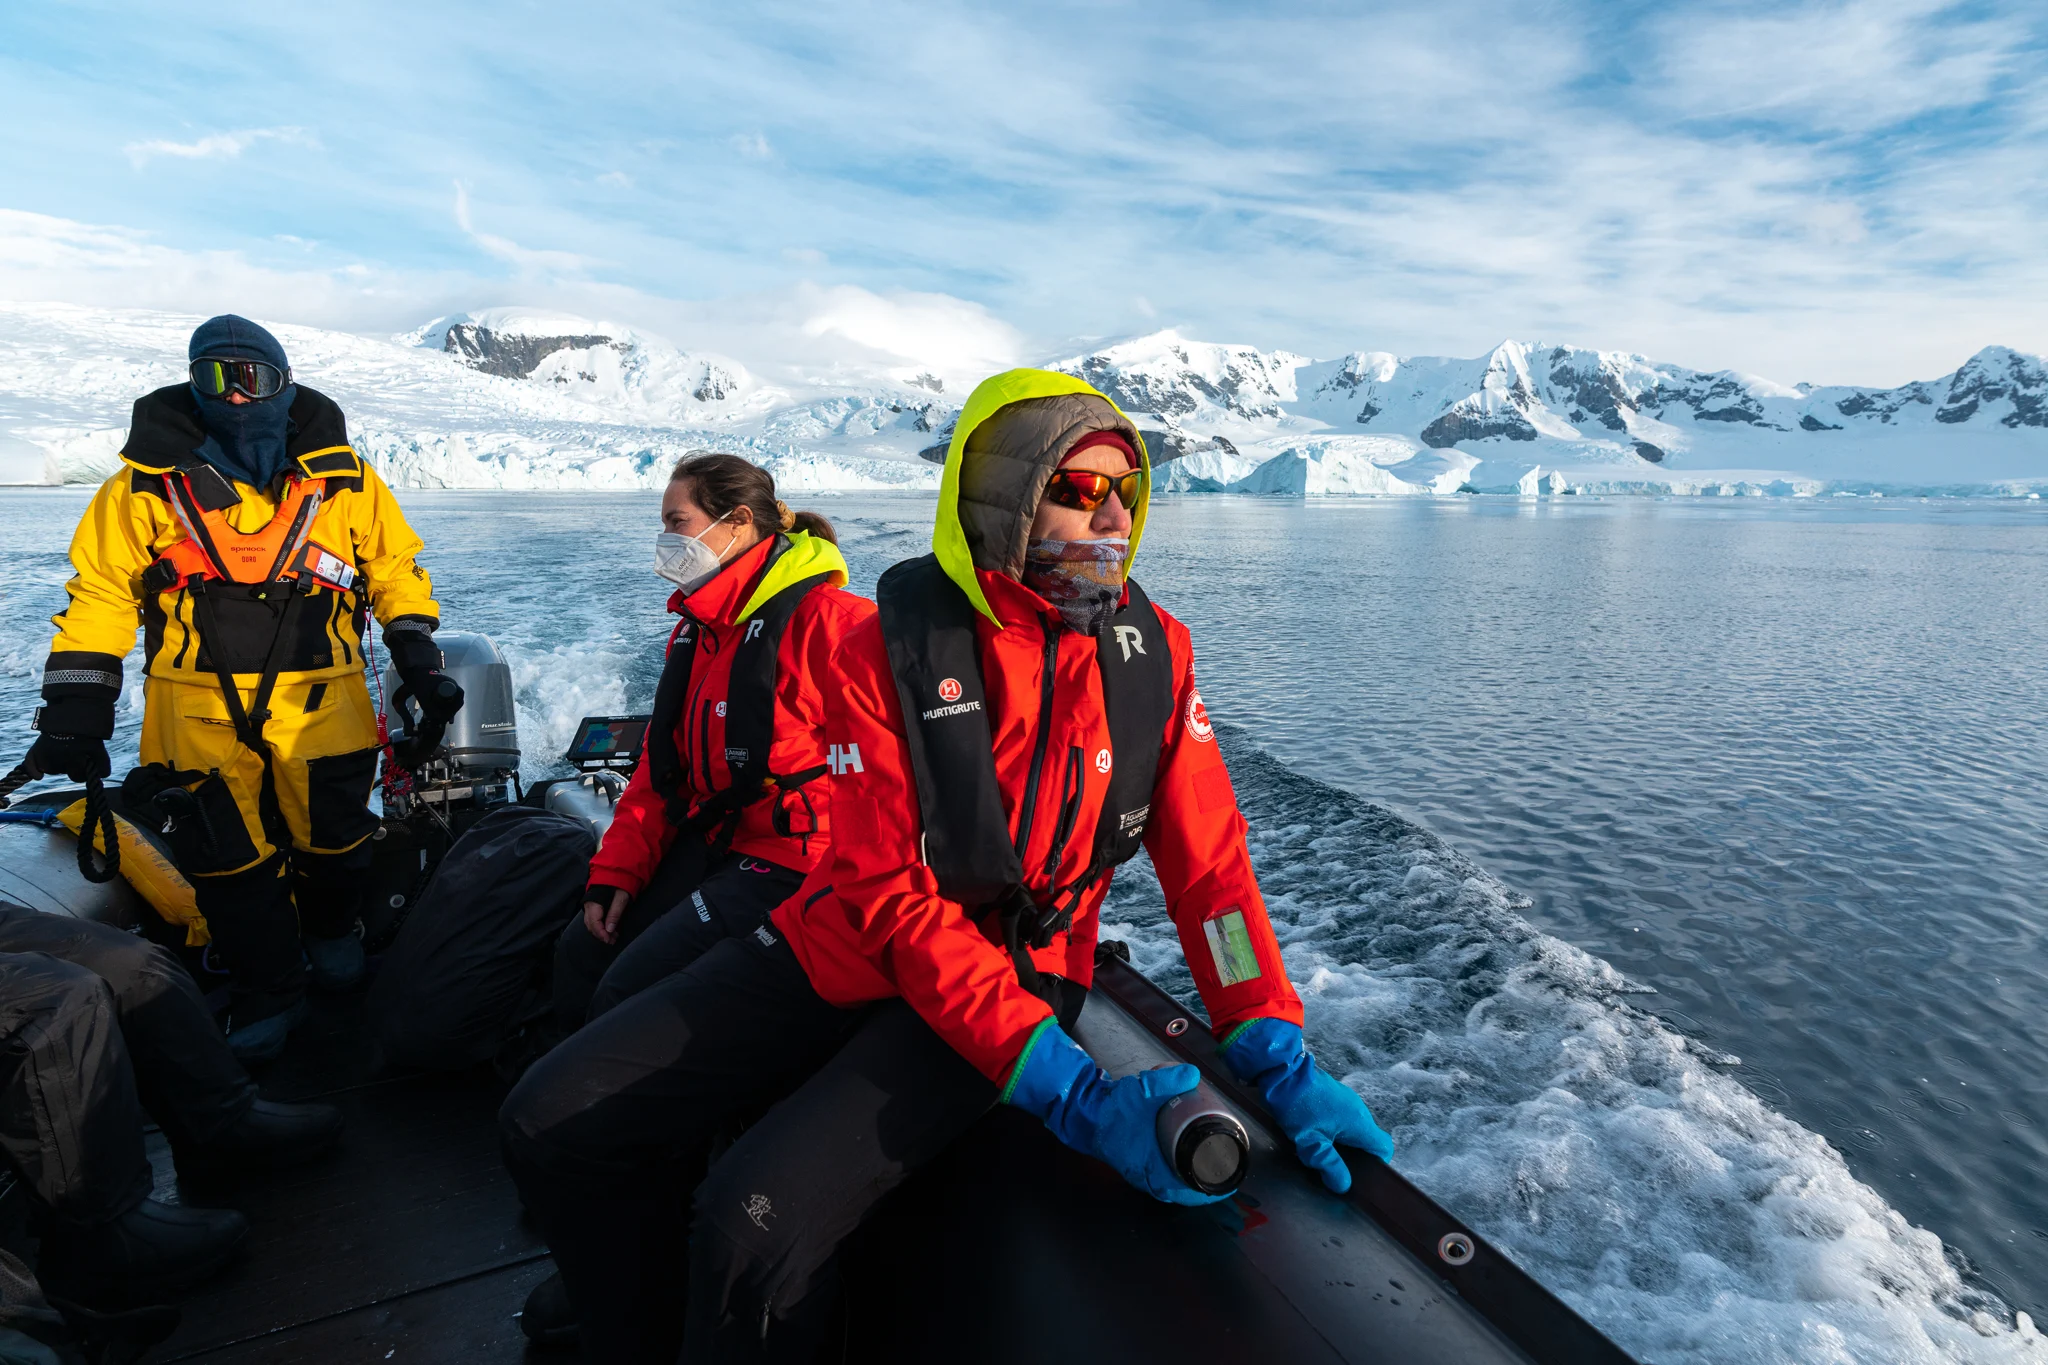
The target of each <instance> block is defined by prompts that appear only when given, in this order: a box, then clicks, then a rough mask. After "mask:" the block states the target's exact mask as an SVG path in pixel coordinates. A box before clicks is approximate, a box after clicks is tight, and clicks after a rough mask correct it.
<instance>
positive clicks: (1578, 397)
mask: <svg viewBox="0 0 2048 1365" xmlns="http://www.w3.org/2000/svg"><path fill="white" fill-rule="evenodd" d="M1056 368H1059V369H1062V370H1065V371H1067V372H1069V373H1071V374H1076V375H1080V376H1082V377H1084V378H1086V379H1088V380H1089V381H1090V382H1091V383H1094V384H1095V385H1096V386H1097V387H1098V388H1101V389H1102V390H1103V391H1104V392H1106V393H1108V394H1109V395H1110V396H1111V397H1113V398H1115V399H1116V400H1117V401H1118V403H1119V404H1121V405H1122V406H1123V407H1124V408H1125V410H1126V411H1129V412H1131V413H1132V414H1133V415H1134V416H1136V417H1137V418H1138V419H1139V424H1140V426H1141V427H1145V426H1152V425H1155V424H1156V425H1157V426H1158V427H1159V428H1161V429H1162V431H1163V432H1164V433H1166V434H1167V436H1168V437H1169V439H1170V440H1172V441H1174V442H1176V443H1179V444H1183V445H1187V446H1189V447H1195V446H1199V445H1203V444H1204V443H1206V448H1203V449H1193V448H1191V449H1190V450H1189V453H1188V454H1186V455H1185V456H1184V457H1183V458H1182V459H1180V460H1179V461H1177V462H1176V463H1175V464H1174V465H1173V466H1172V467H1171V468H1170V469H1169V471H1168V474H1167V482H1168V486H1169V487H1175V488H1182V489H1186V490H1189V491H1206V490H1216V489H1225V488H1227V489H1231V490H1233V491H1242V492H1258V493H1297V494H1299V493H1420V494H1427V493H1437V494H1441V493H1447V492H1449V493H1455V492H1458V491H1460V490H1461V489H1470V490H1474V491H1481V492H1517V491H1519V492H1523V493H1535V492H1545V493H1548V492H1565V491H1577V492H1601V493H1623V492H1660V493H1661V492H1676V493H1704V492H1780V493H1819V492H1831V491H1841V492H1936V493H2028V492H2032V491H2036V490H2038V489H2042V488H2048V364H2044V363H2043V361H2042V359H2041V358H2040V357H2039V356H2031V355H2025V354H2022V353H2020V352H2017V351H2012V350H2009V349H2007V348H2005V347H2002V346H1993V347H1987V348H1986V349H1984V350H1982V351H1980V352H1978V353H1977V354H1976V355H1975V356H1973V357H1972V358H1971V359H1970V360H1969V362H1968V363H1967V364H1965V365H1963V366H1962V367H1961V368H1960V369H1958V370H1957V371H1955V373H1953V374H1950V375H1944V376H1943V377H1941V378H1940V379H1935V380H1930V381H1926V382H1921V383H1914V384H1907V385H1904V386H1902V387H1900V388H1896V389H1866V388H1845V387H1832V388H1816V387H1814V386H1812V385H1805V384H1802V385H1797V386H1788V385H1784V384H1778V383H1774V382H1772V381H1770V380H1767V379H1762V378H1759V377H1757V376H1755V375H1747V374H1740V373H1737V372H1734V371H1720V372H1717V373H1706V372H1702V371H1699V370H1689V369H1685V368H1683V367H1680V366H1676V365H1668V364H1662V363H1659V362H1656V361H1651V360H1648V359H1645V358H1644V357H1642V356H1639V355H1631V354H1627V353H1624V352H1617V351H1589V350H1585V349H1583V348H1580V347H1576V346H1539V345H1531V344H1526V343H1523V342H1517V341H1504V342H1502V343H1501V344H1500V345H1499V346H1497V347H1495V348H1494V349H1493V351H1492V352H1490V353H1489V354H1487V355H1485V356H1481V357H1479V358H1477V359H1472V360H1463V359H1450V358H1445V357H1438V356H1418V357H1400V356H1394V355H1390V354H1388V353H1386V352H1383V351H1356V352H1353V353H1351V354H1349V355H1346V356H1343V357H1341V358H1339V359H1337V360H1327V361H1316V360H1310V359H1307V358H1306V357H1303V356H1298V355H1292V354H1289V353H1287V352H1273V351H1258V350H1255V349H1252V348H1250V347H1243V346H1219V345H1215V344H1212V343H1205V342H1197V341H1190V340H1188V339H1186V338H1183V337H1181V336H1179V335H1178V334H1176V333H1173V332H1160V333H1157V334H1155V335H1152V336H1148V337H1143V338H1140V339H1138V340H1135V341H1130V342H1126V343H1123V344H1122V345H1118V346H1113V347H1110V348H1109V349H1107V350H1102V351H1097V352H1094V353H1091V354H1089V355H1083V356H1075V357H1071V358H1069V359H1066V360H1063V361H1060V362H1057V365H1056ZM1147 419H1150V420H1149V421H1148V420H1147Z"/></svg>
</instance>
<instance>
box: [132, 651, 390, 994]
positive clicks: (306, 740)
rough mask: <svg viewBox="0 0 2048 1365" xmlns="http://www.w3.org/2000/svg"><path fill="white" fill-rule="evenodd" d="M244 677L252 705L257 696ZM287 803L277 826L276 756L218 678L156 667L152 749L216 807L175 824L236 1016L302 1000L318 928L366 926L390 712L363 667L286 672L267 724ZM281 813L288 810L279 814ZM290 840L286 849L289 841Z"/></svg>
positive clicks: (149, 687)
mask: <svg viewBox="0 0 2048 1365" xmlns="http://www.w3.org/2000/svg"><path fill="white" fill-rule="evenodd" d="M254 699H255V698H254V689H252V688H244V689H242V704H243V706H244V707H247V706H249V705H250V704H251V703H252V702H253V701H254ZM262 742H263V748H264V751H265V753H266V754H267V755H268V756H269V760H270V773H271V787H272V791H273V792H274V794H275V798H276V802H277V806H276V813H277V814H276V817H274V818H273V820H272V824H274V825H279V826H282V828H279V829H266V828H265V821H264V817H263V766H264V755H262V754H258V753H255V752H253V751H252V750H250V749H248V748H247V747H245V746H244V745H243V744H242V742H241V740H240V738H239V737H238V736H237V735H236V734H235V726H234V722H233V721H232V720H230V719H229V717H228V708H227V703H226V701H225V700H224V699H223V698H222V696H221V692H220V688H219V687H218V686H208V685H206V684H204V683H184V682H173V681H170V680H169V679H164V678H150V679H149V680H148V681H147V682H145V683H144V685H143V718H142V761H143V763H144V764H145V765H148V764H152V763H162V764H166V765H168V766H169V767H171V768H174V769H178V770H181V772H182V773H183V774H185V777H184V784H185V785H187V786H188V788H189V789H190V790H191V791H192V792H193V794H194V795H195V796H196V797H197V798H198V806H199V810H200V811H201V812H202V814H203V815H204V817H205V818H204V819H203V821H201V823H202V824H203V826H204V829H205V834H206V837H205V838H204V840H203V841H202V842H203V847H200V848H197V849H195V848H194V847H193V837H192V836H193V833H194V831H192V830H191V829H189V828H188V829H186V830H185V831H184V832H183V835H184V837H183V838H182V840H181V839H180V838H178V837H177V836H173V839H172V842H173V844H174V845H182V846H181V847H180V850H179V853H178V865H179V870H180V871H182V872H183V873H184V874H185V876H186V879H187V880H188V881H190V882H191V883H192V895H193V900H194V901H195V903H196V905H197V908H198V911H199V913H200V914H201V915H202V916H203V917H204V918H205V920H206V928H207V932H208V933H209V934H211V935H212V940H213V946H214V948H215V949H216V950H218V951H219V953H220V955H221V957H222V959H223V962H224V965H225V966H226V968H227V970H228V985H229V1002H230V1003H229V1011H230V1016H231V1020H232V1026H233V1027H237V1028H239V1027H241V1026H243V1025H244V1024H249V1023H253V1022H255V1021H257V1020H259V1019H262V1018H265V1017H266V1016H269V1015H272V1014H277V1013H280V1012H282V1011H284V1010H286V1009H289V1008H291V1007H292V1006H293V1005H294V1004H295V1003H296V1002H297V1001H298V1000H299V998H300V997H301V996H302V995H304V993H305V989H306V960H305V955H304V952H303V949H302V945H301V934H302V932H303V935H304V937H306V938H318V939H335V938H340V937H342V936H343V935H346V934H349V933H352V932H354V929H355V923H356V919H357V916H358V914H359V913H360V909H361V903H362V896H363V895H364V893H365V892H366V890H367V889H368V885H369V875H368V874H369V870H370V843H369V837H370V835H371V834H373V833H374V832H375V831H376V829H377V817H376V816H375V815H374V814H372V813H371V811H370V809H369V799H370V787H371V784H372V783H373V782H374V781H375V779H376V772H377V716H376V712H375V711H374V710H373V709H372V707H371V705H370V696H369V691H368V689H367V688H366V687H365V686H364V683H363V678H362V675H361V674H359V673H356V674H348V675H346V676H343V677H339V678H335V677H329V678H326V679H322V680H320V681H316V682H307V681H294V680H290V679H280V680H279V682H278V683H277V685H276V687H275V688H274V689H273V690H272V692H271V696H270V719H269V720H268V721H267V722H266V723H265V725H264V727H263V741H262ZM278 817H281V818H278ZM281 843H282V844H284V845H287V847H280V844H281Z"/></svg>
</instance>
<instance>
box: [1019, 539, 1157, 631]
mask: <svg viewBox="0 0 2048 1365" xmlns="http://www.w3.org/2000/svg"><path fill="white" fill-rule="evenodd" d="M1130 552H1131V542H1130V540H1129V539H1128V538H1127V537H1124V536H1111V537H1107V538H1105V539H1102V540H1033V541H1031V542H1030V543H1029V544H1027V545H1026V546H1025V547H1024V576H1023V581H1024V586H1025V587H1027V588H1029V589H1031V590H1032V591H1033V592H1035V593H1037V594H1038V595H1039V596H1040V597H1043V598H1044V599H1045V600H1046V601H1048V602H1050V603H1052V604H1053V605H1054V606H1055V607H1058V608H1059V612H1060V616H1061V617H1062V618H1063V619H1064V620H1065V621H1066V623H1067V628H1068V629H1069V630H1074V631H1078V632H1080V633H1081V634H1083V635H1099V634H1101V632H1102V628H1103V627H1104V626H1106V625H1108V624H1109V618H1110V617H1112V616H1114V615H1116V607H1117V603H1118V602H1120V601H1122V600H1123V595H1124V558H1125V556H1127V555H1129V554H1130Z"/></svg>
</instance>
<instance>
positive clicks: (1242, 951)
mask: <svg viewBox="0 0 2048 1365" xmlns="http://www.w3.org/2000/svg"><path fill="white" fill-rule="evenodd" d="M1202 933H1203V935H1204V936H1206V937H1207V938H1208V940H1209V957H1210V959H1211V960H1212V961H1213V962H1214V963H1215V966H1216V979H1217V980H1218V981H1220V982H1221V983H1222V984H1223V985H1225V986H1235V985H1237V984H1238V983H1239V982H1240V981H1251V980H1254V979H1256V978H1257V977H1258V976H1259V954H1258V951H1257V950H1256V949H1254V948H1253V947H1252V935H1251V931H1250V930H1249V929H1247V928H1245V924H1244V911H1242V910H1240V909H1238V908H1237V907H1236V906H1234V905H1233V906H1231V907H1230V908H1229V909H1228V910H1225V911H1224V912H1223V913H1222V914H1220V915H1216V916H1214V917H1213V918H1210V919H1205V920H1203V921H1202Z"/></svg>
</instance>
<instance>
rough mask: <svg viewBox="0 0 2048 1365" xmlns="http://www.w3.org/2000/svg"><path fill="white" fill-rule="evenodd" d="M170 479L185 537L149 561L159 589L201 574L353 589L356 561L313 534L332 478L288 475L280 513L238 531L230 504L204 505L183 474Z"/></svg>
mask: <svg viewBox="0 0 2048 1365" xmlns="http://www.w3.org/2000/svg"><path fill="white" fill-rule="evenodd" d="M163 483H164V491H165V492H166V493H168V494H169V495H170V504H171V508H172V510H173V511H175V512H176V513H177V514H178V524H179V525H180V526H181V527H182V528H183V529H184V532H185V535H184V538H183V539H181V540H177V541H173V542H172V543H171V544H170V545H169V546H167V547H166V548H165V549H164V551H163V553H162V555H161V556H160V557H159V558H158V560H157V562H156V564H153V565H151V566H150V567H151V569H152V570H153V571H154V574H153V577H154V581H153V582H151V586H152V587H156V588H158V589H159V590H160V591H165V590H169V589H171V588H182V587H184V586H186V585H187V584H189V583H191V582H192V581H193V580H194V579H202V580H206V579H213V580H226V581H228V582H231V583H270V582H274V581H277V580H279V579H293V580H296V581H297V582H298V583H299V584H300V586H301V587H302V588H303V589H305V590H306V591H312V590H313V589H314V588H316V587H319V588H328V589H331V590H332V591H335V592H347V591H348V590H349V589H350V588H352V587H354V586H355V581H356V570H355V565H353V564H351V563H350V562H349V561H348V560H347V559H346V558H344V557H343V556H341V555H339V554H337V553H335V552H334V551H333V550H330V549H328V548H327V547H326V546H324V545H321V544H320V543H319V542H317V541H315V540H314V539H313V538H312V534H313V520H314V518H315V517H317V516H318V515H319V514H320V503H321V500H322V498H323V497H324V496H325V494H326V490H327V481H326V480H325V479H304V478H300V477H299V476H298V475H296V474H295V475H292V476H291V477H290V478H288V479H286V480H285V489H284V497H283V498H281V499H280V500H279V501H278V504H277V511H276V512H275V513H273V514H272V515H271V518H270V521H269V522H268V523H267V524H266V525H265V526H264V527H263V528H262V529H261V530H259V531H238V530H236V529H235V528H234V525H233V524H232V523H231V522H229V520H228V517H227V510H226V509H225V508H221V509H218V510H208V509H207V508H206V507H204V506H203V505H202V504H201V503H200V500H199V498H198V496H197V494H195V493H194V492H193V489H192V483H191V480H190V479H189V478H187V477H186V475H185V474H184V473H182V472H180V471H177V470H173V471H171V472H169V473H166V474H165V475H164V476H163Z"/></svg>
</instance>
